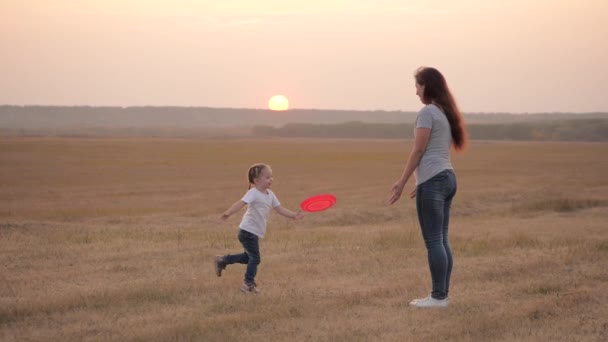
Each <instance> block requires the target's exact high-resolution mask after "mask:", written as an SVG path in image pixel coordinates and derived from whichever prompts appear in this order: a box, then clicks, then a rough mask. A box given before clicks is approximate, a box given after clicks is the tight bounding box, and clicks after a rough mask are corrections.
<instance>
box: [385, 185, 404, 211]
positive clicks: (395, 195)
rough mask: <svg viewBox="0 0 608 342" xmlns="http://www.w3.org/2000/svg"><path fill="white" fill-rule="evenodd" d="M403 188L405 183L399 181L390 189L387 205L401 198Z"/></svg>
mask: <svg viewBox="0 0 608 342" xmlns="http://www.w3.org/2000/svg"><path fill="white" fill-rule="evenodd" d="M404 187H405V183H404V182H403V181H401V180H399V181H398V182H397V183H395V185H393V188H392V189H391V197H390V198H389V199H388V204H389V205H391V204H393V203H395V202H397V201H398V200H399V198H401V193H402V192H403V188H404Z"/></svg>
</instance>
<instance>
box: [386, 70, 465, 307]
mask: <svg viewBox="0 0 608 342" xmlns="http://www.w3.org/2000/svg"><path fill="white" fill-rule="evenodd" d="M415 79H416V95H418V97H420V101H422V103H424V104H425V106H424V107H423V108H422V109H421V110H420V112H418V117H417V118H416V129H415V131H414V134H415V142H414V147H413V149H412V151H411V153H410V156H409V158H408V160H407V164H406V165H405V169H404V170H403V174H402V176H401V178H400V179H399V180H398V181H397V182H396V183H395V185H394V186H393V188H392V190H391V197H390V199H389V203H390V204H393V203H395V202H397V200H399V198H400V197H401V193H402V192H403V188H404V187H405V184H407V181H408V180H409V179H410V176H411V175H412V173H414V172H415V177H416V188H415V189H414V190H413V191H412V192H411V193H410V198H414V197H416V209H417V212H418V220H419V222H420V227H421V229H422V237H423V238H424V243H425V245H426V249H427V251H428V260H429V267H430V270H431V280H432V289H433V290H432V292H431V294H430V295H429V296H428V297H426V298H422V299H414V300H412V301H411V302H410V305H412V306H415V307H447V306H448V304H449V299H448V292H449V289H450V275H451V273H452V250H451V249H450V243H449V241H448V223H449V221H450V206H451V204H452V199H453V198H454V195H455V194H456V175H455V174H454V170H453V168H452V164H451V162H450V146H451V145H452V144H453V145H454V148H455V149H456V150H458V151H462V150H464V147H465V145H466V139H467V137H466V131H465V128H464V122H463V119H462V114H461V113H460V110H459V109H458V107H457V106H456V102H455V101H454V98H453V96H452V94H451V93H450V90H449V88H448V86H447V83H446V81H445V78H444V77H443V75H442V74H441V73H440V72H439V71H438V70H437V69H434V68H427V67H421V68H419V69H418V70H417V71H416V74H415Z"/></svg>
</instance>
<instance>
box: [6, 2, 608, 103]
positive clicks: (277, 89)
mask: <svg viewBox="0 0 608 342" xmlns="http://www.w3.org/2000/svg"><path fill="white" fill-rule="evenodd" d="M607 16H608V1H605V0H578V1H574V0H570V1H564V0H511V1H501V0H485V1H484V0H460V1H453V0H425V1H421V0H418V1H410V0H399V1H392V0H369V1H363V0H348V1H332V0H307V1H289V0H276V1H275V0H240V1H236V0H233V1H231V0H221V1H211V0H198V1H195V0H171V1H170V0H98V1H92V0H55V1H50V0H0V44H1V46H2V53H0V75H1V77H0V104H18V105H24V104H41V105H93V106H96V105H111V106H139V105H174V106H209V107H237V108H266V107H267V101H268V98H269V97H270V96H271V95H274V94H283V95H285V96H286V97H288V98H289V100H290V106H291V107H292V108H318V109H359V110H417V109H418V108H419V107H420V103H419V102H418V99H417V97H416V96H415V89H414V83H413V77H412V75H413V72H414V70H415V69H416V68H417V67H418V66H421V65H427V66H434V67H436V68H438V69H439V70H440V71H442V72H443V74H444V75H445V76H446V78H447V80H448V83H449V85H450V87H451V88H452V91H453V93H454V95H455V96H456V98H457V100H458V102H459V104H460V106H461V107H462V109H463V111H465V112H516V113H521V112H553V111H560V112H590V111H608V95H607V94H608V62H607V61H608V21H605V20H604V19H605V18H606V17H607Z"/></svg>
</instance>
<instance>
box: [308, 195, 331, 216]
mask: <svg viewBox="0 0 608 342" xmlns="http://www.w3.org/2000/svg"><path fill="white" fill-rule="evenodd" d="M334 204H336V196H334V195H330V194H322V195H315V196H312V197H308V198H307V199H305V200H304V201H303V202H302V203H300V208H302V210H304V211H308V212H309V213H314V212H315V211H323V210H325V209H329V208H331V207H332V206H333V205H334Z"/></svg>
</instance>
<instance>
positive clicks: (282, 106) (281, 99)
mask: <svg viewBox="0 0 608 342" xmlns="http://www.w3.org/2000/svg"><path fill="white" fill-rule="evenodd" d="M268 108H269V109H270V110H287V109H289V100H287V98H286V97H285V96H283V95H274V96H273V97H271V98H270V100H268Z"/></svg>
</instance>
